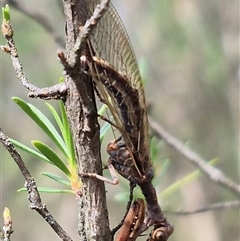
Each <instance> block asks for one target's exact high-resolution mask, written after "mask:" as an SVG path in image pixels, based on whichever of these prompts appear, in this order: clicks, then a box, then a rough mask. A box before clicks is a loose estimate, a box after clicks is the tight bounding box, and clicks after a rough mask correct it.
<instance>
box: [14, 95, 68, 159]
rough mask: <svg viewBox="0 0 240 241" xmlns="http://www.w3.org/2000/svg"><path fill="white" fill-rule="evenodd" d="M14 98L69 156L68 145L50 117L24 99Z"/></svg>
mask: <svg viewBox="0 0 240 241" xmlns="http://www.w3.org/2000/svg"><path fill="white" fill-rule="evenodd" d="M12 99H13V101H14V102H15V103H17V104H18V105H19V106H20V107H21V108H22V110H23V111H24V112H25V113H26V114H27V115H28V116H29V117H30V118H31V119H32V120H33V121H34V122H35V123H36V124H37V125H38V126H39V127H40V128H41V129H42V130H43V131H44V132H45V133H46V134H47V135H48V136H49V137H50V138H51V140H52V141H53V142H54V143H55V144H56V145H57V147H58V148H59V149H60V150H61V151H62V153H63V154H64V155H65V156H66V157H68V154H67V153H68V151H67V147H66V145H65V143H64V142H63V139H62V137H61V136H60V135H59V133H58V132H57V131H56V129H55V128H54V126H53V125H52V123H51V122H50V121H49V120H48V118H47V117H46V116H45V115H44V114H43V113H42V112H41V111H40V110H38V109H37V108H36V107H34V106H33V105H31V104H29V103H27V102H25V101H24V100H22V99H20V98H18V97H12Z"/></svg>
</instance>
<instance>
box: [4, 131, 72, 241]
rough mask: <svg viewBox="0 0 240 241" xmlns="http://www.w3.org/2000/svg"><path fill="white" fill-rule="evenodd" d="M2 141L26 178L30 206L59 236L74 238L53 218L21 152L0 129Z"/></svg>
mask: <svg viewBox="0 0 240 241" xmlns="http://www.w3.org/2000/svg"><path fill="white" fill-rule="evenodd" d="M0 141H1V142H2V144H3V145H4V146H5V148H6V149H7V151H8V152H9V154H10V155H11V157H12V158H13V160H14V161H15V163H16V164H17V165H18V168H19V170H20V171H21V173H22V175H23V177H24V178H25V180H26V183H25V187H26V188H27V190H28V200H29V202H30V208H31V209H34V210H36V211H37V212H38V213H39V214H40V215H41V216H42V217H43V218H44V220H45V221H46V222H47V223H48V224H49V225H50V226H51V227H52V229H53V230H54V231H55V232H56V233H57V234H58V236H59V237H60V238H61V239H62V240H65V241H71V240H72V239H71V238H70V237H69V236H68V235H67V233H66V232H65V231H64V230H63V229H62V227H61V226H60V225H59V224H58V223H57V221H56V220H55V219H54V218H53V216H52V215H51V213H50V212H49V211H48V210H47V208H46V205H45V204H42V201H41V197H40V194H39V192H38V190H37V186H36V182H35V180H34V178H33V177H32V176H31V174H30V172H29V170H28V169H27V167H26V165H25V163H24V162H23V160H22V158H21V156H20V154H19V153H18V152H17V150H16V148H15V147H14V145H13V144H12V143H11V142H10V140H9V138H8V136H6V135H5V134H4V133H3V132H2V130H1V129H0Z"/></svg>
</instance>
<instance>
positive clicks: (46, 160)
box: [10, 138, 52, 164]
mask: <svg viewBox="0 0 240 241" xmlns="http://www.w3.org/2000/svg"><path fill="white" fill-rule="evenodd" d="M10 141H11V142H12V144H13V145H14V146H15V147H17V148H19V149H21V150H23V151H26V152H27V153H29V154H31V155H33V156H34V157H36V158H37V159H41V160H43V161H45V162H48V163H51V162H50V161H49V160H48V159H47V158H46V157H45V156H44V155H43V154H41V153H39V152H37V151H35V150H34V149H32V148H30V147H28V146H25V145H24V144H22V143H20V142H18V141H16V140H14V139H11V138H10ZM51 164H52V163H51Z"/></svg>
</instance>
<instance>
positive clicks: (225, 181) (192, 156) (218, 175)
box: [149, 118, 240, 197]
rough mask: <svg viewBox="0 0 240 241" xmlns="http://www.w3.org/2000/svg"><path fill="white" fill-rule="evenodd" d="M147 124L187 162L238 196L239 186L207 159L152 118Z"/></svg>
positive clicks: (239, 192)
mask: <svg viewBox="0 0 240 241" xmlns="http://www.w3.org/2000/svg"><path fill="white" fill-rule="evenodd" d="M149 124H150V126H151V128H152V130H153V132H154V133H155V135H157V136H158V137H159V138H162V139H163V140H164V141H165V142H166V143H167V144H168V145H169V146H171V147H172V148H174V149H175V150H177V151H178V152H179V153H180V154H181V155H183V156H184V157H185V158H187V160H188V161H189V162H191V163H192V164H194V165H196V166H197V167H199V168H200V170H201V171H202V172H203V173H205V174H206V175H207V177H208V178H210V179H211V180H212V181H214V182H215V183H217V184H220V185H222V186H224V187H226V188H228V189H230V190H232V191H233V192H234V193H235V194H237V196H238V197H239V194H240V186H239V185H237V184H236V183H234V182H233V181H232V180H230V179H229V178H227V177H226V176H225V175H224V174H223V173H222V171H220V170H219V169H218V168H216V167H214V166H210V165H208V164H207V161H206V160H204V159H203V158H202V157H200V156H199V155H198V154H197V153H195V152H194V151H192V150H191V149H190V148H188V147H187V146H186V145H184V144H183V143H181V142H180V141H179V140H177V139H176V138H175V137H173V136H172V135H171V134H169V133H168V132H167V131H166V130H165V129H164V128H163V127H162V126H161V125H159V124H158V123H157V122H155V121H154V120H153V119H151V118H149Z"/></svg>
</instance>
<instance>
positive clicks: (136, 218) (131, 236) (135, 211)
mask: <svg viewBox="0 0 240 241" xmlns="http://www.w3.org/2000/svg"><path fill="white" fill-rule="evenodd" d="M144 216H145V206H144V201H143V199H140V198H139V199H136V200H135V201H134V202H133V204H132V206H131V208H130V210H129V212H128V214H127V216H126V218H125V219H124V222H123V225H122V227H121V228H120V230H119V232H118V235H117V237H116V239H115V241H130V240H131V241H134V240H136V237H135V233H136V232H137V231H138V229H139V228H140V227H141V225H142V223H143V220H144Z"/></svg>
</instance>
